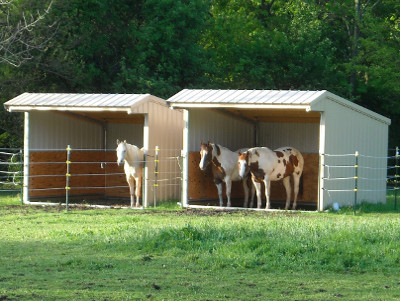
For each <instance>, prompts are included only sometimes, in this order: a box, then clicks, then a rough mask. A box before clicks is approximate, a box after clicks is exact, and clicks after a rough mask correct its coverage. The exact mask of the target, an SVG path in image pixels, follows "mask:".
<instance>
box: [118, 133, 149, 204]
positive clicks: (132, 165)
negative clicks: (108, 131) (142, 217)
mask: <svg viewBox="0 0 400 301" xmlns="http://www.w3.org/2000/svg"><path fill="white" fill-rule="evenodd" d="M122 162H123V163H124V171H125V175H126V181H127V182H128V185H129V191H130V199H131V208H133V207H134V197H133V193H135V197H136V205H135V206H136V207H139V206H140V204H139V194H140V189H141V188H142V173H143V163H144V151H143V148H142V149H139V148H138V147H137V146H135V145H132V144H129V143H126V140H125V141H123V142H120V141H119V140H117V164H118V166H121V164H122ZM135 188H136V189H135Z"/></svg>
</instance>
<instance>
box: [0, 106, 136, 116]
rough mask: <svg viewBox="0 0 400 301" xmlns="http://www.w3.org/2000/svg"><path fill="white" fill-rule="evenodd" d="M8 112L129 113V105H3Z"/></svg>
mask: <svg viewBox="0 0 400 301" xmlns="http://www.w3.org/2000/svg"><path fill="white" fill-rule="evenodd" d="M4 107H5V108H6V110H7V111H9V112H29V111H74V112H79V111H81V112H102V111H109V112H127V113H128V114H130V113H131V107H68V106H15V105H5V106H4Z"/></svg>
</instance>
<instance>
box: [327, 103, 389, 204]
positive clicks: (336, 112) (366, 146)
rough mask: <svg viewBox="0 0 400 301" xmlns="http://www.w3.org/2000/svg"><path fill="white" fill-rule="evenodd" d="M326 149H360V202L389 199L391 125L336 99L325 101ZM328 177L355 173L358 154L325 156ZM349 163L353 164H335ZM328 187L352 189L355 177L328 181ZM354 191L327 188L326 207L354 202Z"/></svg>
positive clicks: (350, 151) (339, 151)
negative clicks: (387, 184) (347, 106)
mask: <svg viewBox="0 0 400 301" xmlns="http://www.w3.org/2000/svg"><path fill="white" fill-rule="evenodd" d="M325 112H326V113H325V114H326V132H325V135H326V138H325V153H326V154H331V155H338V154H354V153H355V152H356V151H358V152H359V153H360V155H361V156H360V157H359V168H358V172H359V174H358V176H359V180H358V189H359V190H358V192H357V193H358V196H357V199H358V202H362V201H367V202H372V203H377V202H385V201H386V174H387V159H386V157H387V147H388V125H387V124H385V123H383V122H380V121H378V120H375V119H373V118H370V117H368V116H366V115H363V114H360V113H359V112H357V111H354V110H351V109H348V108H346V107H344V106H342V105H340V104H338V103H335V102H333V101H326V104H325ZM325 164H326V165H328V166H330V167H325V177H331V178H340V177H351V176H354V172H355V168H354V164H355V156H345V157H342V156H340V157H338V156H336V157H334V156H325ZM334 165H341V166H344V165H349V166H351V167H336V168H335V167H333V166H334ZM325 188H327V189H328V190H329V189H330V190H352V189H354V180H330V181H328V180H327V181H325ZM354 195H355V193H354V191H343V192H340V191H339V192H329V193H328V192H325V196H324V207H327V206H329V205H330V204H332V203H334V202H338V203H339V204H341V205H352V204H353V202H354Z"/></svg>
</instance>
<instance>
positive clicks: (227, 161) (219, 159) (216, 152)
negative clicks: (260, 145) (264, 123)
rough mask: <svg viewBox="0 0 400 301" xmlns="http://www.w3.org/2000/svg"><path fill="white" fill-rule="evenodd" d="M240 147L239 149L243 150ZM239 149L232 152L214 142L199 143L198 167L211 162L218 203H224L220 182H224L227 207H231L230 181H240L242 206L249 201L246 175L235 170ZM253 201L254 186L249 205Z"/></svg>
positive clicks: (221, 204) (205, 165) (203, 166)
mask: <svg viewBox="0 0 400 301" xmlns="http://www.w3.org/2000/svg"><path fill="white" fill-rule="evenodd" d="M245 150H247V149H242V150H239V151H245ZM239 151H236V152H232V151H230V150H229V149H227V148H226V147H223V146H221V145H218V144H214V143H210V142H208V143H203V142H201V143H200V156H201V159H200V163H199V168H200V169H201V170H205V169H206V168H207V166H208V165H209V164H210V163H211V167H212V174H213V178H214V183H215V185H216V186H217V189H218V198H219V205H220V206H221V207H222V206H223V205H224V202H223V196H222V182H225V183H226V196H227V199H228V200H227V207H231V205H232V204H231V188H232V181H242V183H243V190H244V204H243V206H244V207H247V206H248V201H249V187H248V186H247V179H248V178H247V177H243V178H241V177H239V173H238V170H237V167H236V166H237V160H238V159H237V158H238V154H239ZM253 202H254V188H252V198H251V204H250V206H253Z"/></svg>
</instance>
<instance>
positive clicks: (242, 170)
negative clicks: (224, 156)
mask: <svg viewBox="0 0 400 301" xmlns="http://www.w3.org/2000/svg"><path fill="white" fill-rule="evenodd" d="M250 156H251V153H250V152H249V151H247V152H244V153H241V152H239V158H238V168H239V176H240V177H241V178H242V179H243V178H245V177H246V176H247V174H248V173H249V171H250V167H249V158H250Z"/></svg>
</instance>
